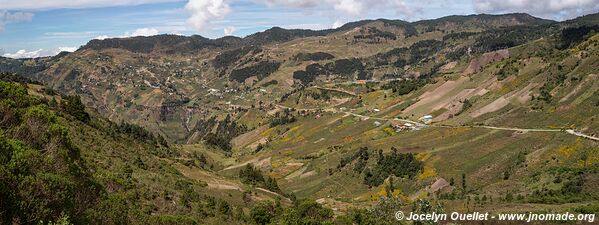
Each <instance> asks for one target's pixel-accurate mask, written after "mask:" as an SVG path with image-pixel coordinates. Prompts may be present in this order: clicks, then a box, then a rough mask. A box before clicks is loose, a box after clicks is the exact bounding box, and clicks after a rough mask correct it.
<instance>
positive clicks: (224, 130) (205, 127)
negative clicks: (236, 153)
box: [194, 115, 247, 152]
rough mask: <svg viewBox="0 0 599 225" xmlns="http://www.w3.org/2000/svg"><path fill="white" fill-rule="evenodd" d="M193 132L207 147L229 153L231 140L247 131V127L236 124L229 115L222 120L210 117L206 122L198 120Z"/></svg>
mask: <svg viewBox="0 0 599 225" xmlns="http://www.w3.org/2000/svg"><path fill="white" fill-rule="evenodd" d="M194 130H195V131H197V132H198V133H199V135H200V137H202V139H203V140H204V141H205V142H206V143H207V144H209V145H212V146H215V147H218V148H220V149H222V150H224V151H226V152H230V150H231V148H232V146H231V143H230V142H231V140H232V139H233V138H234V137H237V136H238V135H240V134H243V133H245V132H246V131H247V127H246V126H245V125H242V124H238V123H237V122H236V121H235V120H233V118H231V115H227V117H225V119H224V120H221V121H219V120H217V119H216V117H211V118H209V119H207V120H200V121H198V122H197V123H196V125H195V127H194Z"/></svg>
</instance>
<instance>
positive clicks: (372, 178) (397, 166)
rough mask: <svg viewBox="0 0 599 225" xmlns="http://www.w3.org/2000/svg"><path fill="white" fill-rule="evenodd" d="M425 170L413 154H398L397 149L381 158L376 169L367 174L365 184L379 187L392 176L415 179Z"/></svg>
mask: <svg viewBox="0 0 599 225" xmlns="http://www.w3.org/2000/svg"><path fill="white" fill-rule="evenodd" d="M423 169H424V163H423V162H422V161H419V160H418V159H416V157H415V156H414V154H413V153H397V149H395V148H392V153H391V155H387V156H385V155H382V156H381V157H379V159H378V161H377V163H376V165H375V166H374V168H373V169H372V170H371V171H367V172H366V174H365V176H364V183H365V184H367V185H368V186H378V185H380V184H382V183H383V182H384V181H385V179H387V177H389V176H390V175H394V176H396V177H406V178H413V177H414V176H416V175H417V174H419V173H420V172H422V170H423Z"/></svg>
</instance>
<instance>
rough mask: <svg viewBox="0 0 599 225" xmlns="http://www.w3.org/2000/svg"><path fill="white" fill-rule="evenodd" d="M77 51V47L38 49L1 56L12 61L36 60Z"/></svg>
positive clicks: (22, 50) (23, 50)
mask: <svg viewBox="0 0 599 225" xmlns="http://www.w3.org/2000/svg"><path fill="white" fill-rule="evenodd" d="M74 51H77V47H58V48H55V49H41V48H40V49H38V50H34V51H27V50H25V49H21V50H18V51H16V52H15V53H4V54H3V55H2V56H4V57H8V58H14V59H21V58H38V57H46V56H55V55H57V54H58V53H61V52H74Z"/></svg>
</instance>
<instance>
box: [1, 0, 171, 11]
mask: <svg viewBox="0 0 599 225" xmlns="http://www.w3.org/2000/svg"><path fill="white" fill-rule="evenodd" d="M177 1H180V0H0V9H7V10H24V9H25V10H31V9H59V8H90V7H107V6H123V5H141V4H149V3H159V2H177Z"/></svg>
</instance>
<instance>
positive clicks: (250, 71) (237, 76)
mask: <svg viewBox="0 0 599 225" xmlns="http://www.w3.org/2000/svg"><path fill="white" fill-rule="evenodd" d="M280 66H281V63H280V62H270V61H261V62H259V63H257V64H255V65H252V66H248V67H244V68H241V69H235V70H233V71H231V75H230V76H229V80H235V81H237V82H240V83H241V82H244V81H245V80H246V79H247V78H250V77H251V76H257V77H258V80H262V79H264V78H265V77H267V76H269V75H270V74H272V73H274V72H275V71H277V70H278V69H279V67H280Z"/></svg>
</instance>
